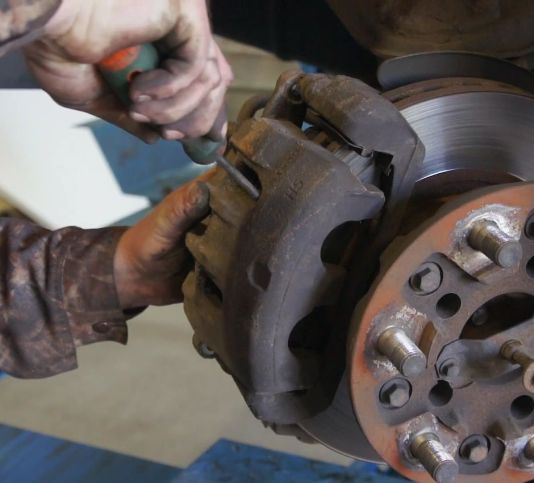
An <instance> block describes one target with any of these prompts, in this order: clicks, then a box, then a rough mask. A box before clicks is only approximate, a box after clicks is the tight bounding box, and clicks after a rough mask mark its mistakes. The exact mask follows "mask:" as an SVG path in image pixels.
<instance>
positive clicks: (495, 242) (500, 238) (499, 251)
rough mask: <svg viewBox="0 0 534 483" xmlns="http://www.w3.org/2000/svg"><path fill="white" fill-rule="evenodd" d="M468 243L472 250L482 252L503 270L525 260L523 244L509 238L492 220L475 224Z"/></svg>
mask: <svg viewBox="0 0 534 483" xmlns="http://www.w3.org/2000/svg"><path fill="white" fill-rule="evenodd" d="M467 241H468V243H469V245H470V246H471V247H472V248H474V249H475V250H478V251H480V252H482V253H483V254H484V255H486V256H487V257H488V258H489V259H490V260H491V261H492V262H494V263H495V264H497V265H499V266H500V267H502V268H511V267H514V266H516V265H518V264H519V262H520V261H521V259H522V258H523V247H522V246H521V243H519V241H517V240H514V239H513V238H511V237H510V236H508V235H507V234H506V233H504V232H503V231H502V230H501V229H500V228H499V227H498V226H497V224H496V223H495V222H493V221H490V220H481V221H477V222H475V223H474V224H473V226H472V227H471V230H470V231H469V235H468V237H467Z"/></svg>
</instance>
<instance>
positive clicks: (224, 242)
mask: <svg viewBox="0 0 534 483" xmlns="http://www.w3.org/2000/svg"><path fill="white" fill-rule="evenodd" d="M311 77H313V76H311ZM311 77H310V76H306V77H305V78H302V76H301V75H300V74H299V75H297V74H291V75H288V76H286V77H284V78H283V79H282V80H281V81H280V83H279V85H278V87H277V90H276V91H275V94H274V95H273V97H272V98H271V100H270V102H269V104H268V105H267V106H264V104H262V103H261V102H259V101H258V100H252V101H251V102H250V103H248V104H247V105H246V106H245V107H244V110H243V114H242V116H241V122H240V126H239V127H238V129H237V130H235V132H234V134H233V136H232V138H231V141H230V146H231V147H230V150H229V153H228V156H229V158H230V160H231V161H232V162H233V163H234V165H236V166H237V167H238V168H239V169H240V170H241V171H242V172H243V173H244V174H245V175H246V176H247V177H248V178H249V180H250V181H251V182H253V183H254V184H256V186H257V187H258V189H260V190H261V192H262V195H261V197H260V201H259V202H258V203H257V202H255V201H254V200H252V199H250V198H248V197H247V195H246V194H245V193H244V192H241V191H240V189H239V187H237V185H235V184H234V183H233V182H232V180H231V179H229V178H228V177H227V176H226V175H225V174H224V173H222V172H218V173H217V174H216V175H215V177H214V178H213V179H212V180H210V189H211V193H212V197H211V206H212V214H211V215H210V217H209V218H208V219H207V220H204V222H203V223H202V224H201V225H200V226H199V227H197V229H196V231H195V232H194V233H191V234H190V235H189V236H188V239H187V245H188V247H189V249H190V251H191V252H192V254H193V256H194V258H195V260H196V266H195V272H194V273H192V274H191V275H190V276H189V277H188V279H187V280H186V283H185V285H184V294H185V309H186V313H187V315H188V318H189V319H190V321H191V323H192V325H193V328H194V329H195V338H194V342H195V345H196V347H197V348H198V349H199V352H200V353H201V354H204V355H208V354H209V355H215V356H216V357H217V359H218V361H219V363H220V364H221V366H222V367H223V368H224V369H225V370H226V371H227V372H229V373H230V374H231V375H232V377H234V379H235V381H236V383H237V385H238V387H239V388H240V390H241V392H242V393H243V395H244V397H245V400H246V402H247V404H248V405H249V407H250V408H251V410H252V411H253V413H254V414H255V415H256V416H257V417H258V418H259V419H261V420H262V421H263V422H264V423H265V424H267V425H269V426H271V427H272V428H273V429H275V430H276V431H279V432H281V433H284V434H285V433H290V434H295V435H297V436H299V437H302V438H304V439H305V438H308V439H310V438H311V439H312V440H315V441H319V442H321V443H323V444H324V445H326V446H328V447H330V448H332V449H334V450H336V451H339V452H342V453H344V454H347V455H350V456H352V457H355V458H363V459H368V460H374V461H380V460H382V459H386V460H387V461H388V463H391V461H390V455H389V454H387V453H384V451H383V448H381V447H380V445H376V441H373V442H372V443H373V444H370V443H369V441H368V440H367V438H366V437H365V435H364V432H363V431H362V429H361V427H360V424H359V422H358V410H359V408H358V405H356V410H355V408H354V407H353V405H352V402H351V397H350V395H349V391H348V387H349V386H348V382H347V379H346V376H344V366H345V344H346V340H347V339H346V337H347V335H346V329H347V325H348V322H349V319H350V314H351V313H352V311H353V309H354V307H355V305H356V303H357V302H358V300H359V299H360V298H361V296H362V295H363V293H364V292H365V291H366V290H367V289H368V288H369V285H370V283H371V282H372V277H373V275H374V274H375V273H376V269H377V264H378V263H379V257H380V255H381V254H382V252H383V250H384V249H385V247H386V246H387V245H388V244H389V243H390V242H391V241H392V239H393V238H394V236H396V235H399V234H408V233H411V232H412V231H413V230H414V229H416V228H417V227H418V226H419V225H420V224H421V223H423V222H424V221H425V220H427V219H429V218H430V217H432V216H433V214H434V213H435V211H436V210H437V209H438V208H439V207H440V206H441V205H442V204H443V202H444V200H449V199H450V198H451V197H454V196H457V195H458V194H460V193H464V192H466V191H470V190H473V189H475V188H478V187H481V186H487V185H494V184H500V183H507V182H511V181H522V180H534V164H533V163H529V156H530V153H531V152H532V148H533V147H534V139H533V136H532V135H531V133H533V132H534V100H533V99H532V97H531V96H530V94H528V93H526V92H523V91H521V90H520V89H518V88H516V87H512V86H509V85H506V84H501V83H497V82H492V81H483V80H479V79H443V80H442V79H440V80H433V81H426V82H421V83H418V84H414V85H410V86H406V87H402V88H400V89H397V90H395V91H392V92H390V93H387V94H386V95H385V96H384V98H385V99H389V100H390V101H391V102H392V103H394V105H395V106H396V109H394V110H391V109H390V107H389V106H390V104H388V103H385V104H384V103H383V102H382V101H380V100H378V99H377V94H376V93H374V92H372V91H371V90H369V88H367V87H363V85H362V84H360V83H354V82H357V81H353V80H350V81H349V80H347V79H346V78H335V79H338V81H337V84H336V83H334V84H333V83H332V78H330V77H327V76H323V77H322V78H321V79H319V78H317V77H314V78H313V80H312V79H311ZM318 81H319V82H318ZM295 85H299V89H295ZM341 85H342V86H343V89H344V90H343V89H340V86H341ZM378 97H380V96H378ZM384 98H383V99H384ZM385 99H384V100H385ZM377 106H379V107H380V109H377ZM262 107H265V109H264V112H263V117H262V118H261V119H256V118H255V117H257V116H254V115H255V113H256V112H257V111H258V110H259V109H261V108H262ZM393 111H397V112H398V111H400V112H401V113H402V116H404V119H405V121H403V120H402V118H400V116H398V117H397V116H396V115H395V114H394V112H393ZM304 119H306V120H307V121H308V123H310V124H311V125H312V127H311V128H307V129H306V128H301V125H302V121H303V120H304ZM347 126H350V128H348V127H347ZM362 126H364V127H365V128H366V129H365V128H363V129H362ZM409 126H411V128H412V129H413V131H412V130H411V129H410V127H409ZM414 132H415V133H416V134H417V135H415V134H414ZM421 141H422V143H423V144H424V145H425V147H426V155H425V156H424V161H423V157H422V154H423V152H422V150H421ZM409 201H410V205H409V206H408V208H407V204H408V202H409ZM413 206H416V209H413ZM421 207H424V209H421ZM406 208H407V209H406ZM355 324H356V323H355V322H354V321H353V326H354V325H355ZM353 330H354V329H353ZM351 380H352V376H351ZM379 389H380V388H379ZM355 391H357V389H355V386H354V385H353V386H352V393H353V397H354V393H355ZM374 403H376V401H374ZM355 414H356V416H355ZM364 426H365V425H364ZM366 431H369V428H368V427H367V428H366ZM391 444H394V443H393V441H392V442H391ZM375 447H376V448H378V450H379V451H378V453H377V452H376V451H375V449H374V448H375ZM410 468H411V467H410ZM399 469H404V470H405V469H406V468H404V467H402V468H399ZM522 475H524V474H523V473H522Z"/></svg>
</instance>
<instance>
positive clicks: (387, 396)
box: [379, 378, 412, 409]
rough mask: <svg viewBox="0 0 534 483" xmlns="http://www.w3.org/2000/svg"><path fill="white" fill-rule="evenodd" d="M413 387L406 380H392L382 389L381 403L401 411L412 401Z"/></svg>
mask: <svg viewBox="0 0 534 483" xmlns="http://www.w3.org/2000/svg"><path fill="white" fill-rule="evenodd" d="M411 392H412V386H411V385H410V383H409V382H408V381H407V380H406V379H400V378H397V379H392V380H391V381H388V382H386V383H385V384H384V385H383V386H382V388H381V389H380V396H379V398H380V402H381V403H382V404H384V405H385V406H387V407H389V408H391V409H399V408H402V407H403V406H405V405H406V403H407V402H408V401H409V400H410V395H411Z"/></svg>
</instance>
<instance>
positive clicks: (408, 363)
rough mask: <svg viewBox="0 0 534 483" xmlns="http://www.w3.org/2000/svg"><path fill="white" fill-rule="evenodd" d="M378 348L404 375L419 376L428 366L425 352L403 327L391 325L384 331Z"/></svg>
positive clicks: (379, 339)
mask: <svg viewBox="0 0 534 483" xmlns="http://www.w3.org/2000/svg"><path fill="white" fill-rule="evenodd" d="M377 348H378V351H379V352H380V353H382V354H384V355H385V356H386V357H387V358H388V359H389V360H390V361H391V362H392V363H393V365H394V366H395V367H396V368H397V369H398V370H399V372H400V373H401V374H402V375H403V376H406V377H414V376H418V375H419V374H421V373H422V372H423V371H424V369H425V367H426V356H425V354H423V352H422V351H421V349H419V347H417V345H416V344H415V342H413V341H412V339H410V338H409V337H408V336H407V335H406V332H404V330H402V329H399V328H396V327H390V328H389V329H386V330H385V331H384V332H382V334H380V337H379V338H378V344H377Z"/></svg>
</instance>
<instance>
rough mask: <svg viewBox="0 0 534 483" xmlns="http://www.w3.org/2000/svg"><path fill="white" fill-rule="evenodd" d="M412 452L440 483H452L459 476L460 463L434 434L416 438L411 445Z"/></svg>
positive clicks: (421, 435)
mask: <svg viewBox="0 0 534 483" xmlns="http://www.w3.org/2000/svg"><path fill="white" fill-rule="evenodd" d="M410 451H411V453H412V455H413V456H414V457H415V458H417V459H418V460H419V462H420V463H421V464H422V465H423V467H424V468H425V470H426V471H428V473H429V474H430V476H432V478H433V479H434V480H435V481H437V482H438V483H451V482H452V481H454V480H455V478H456V477H457V476H458V463H456V461H455V460H454V458H453V457H452V456H451V455H450V454H449V453H448V452H447V450H446V449H445V448H444V447H443V445H442V444H441V442H440V440H439V438H438V437H437V436H436V435H435V434H434V433H424V434H420V435H418V436H416V437H415V438H414V439H413V440H412V442H411V444H410Z"/></svg>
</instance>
